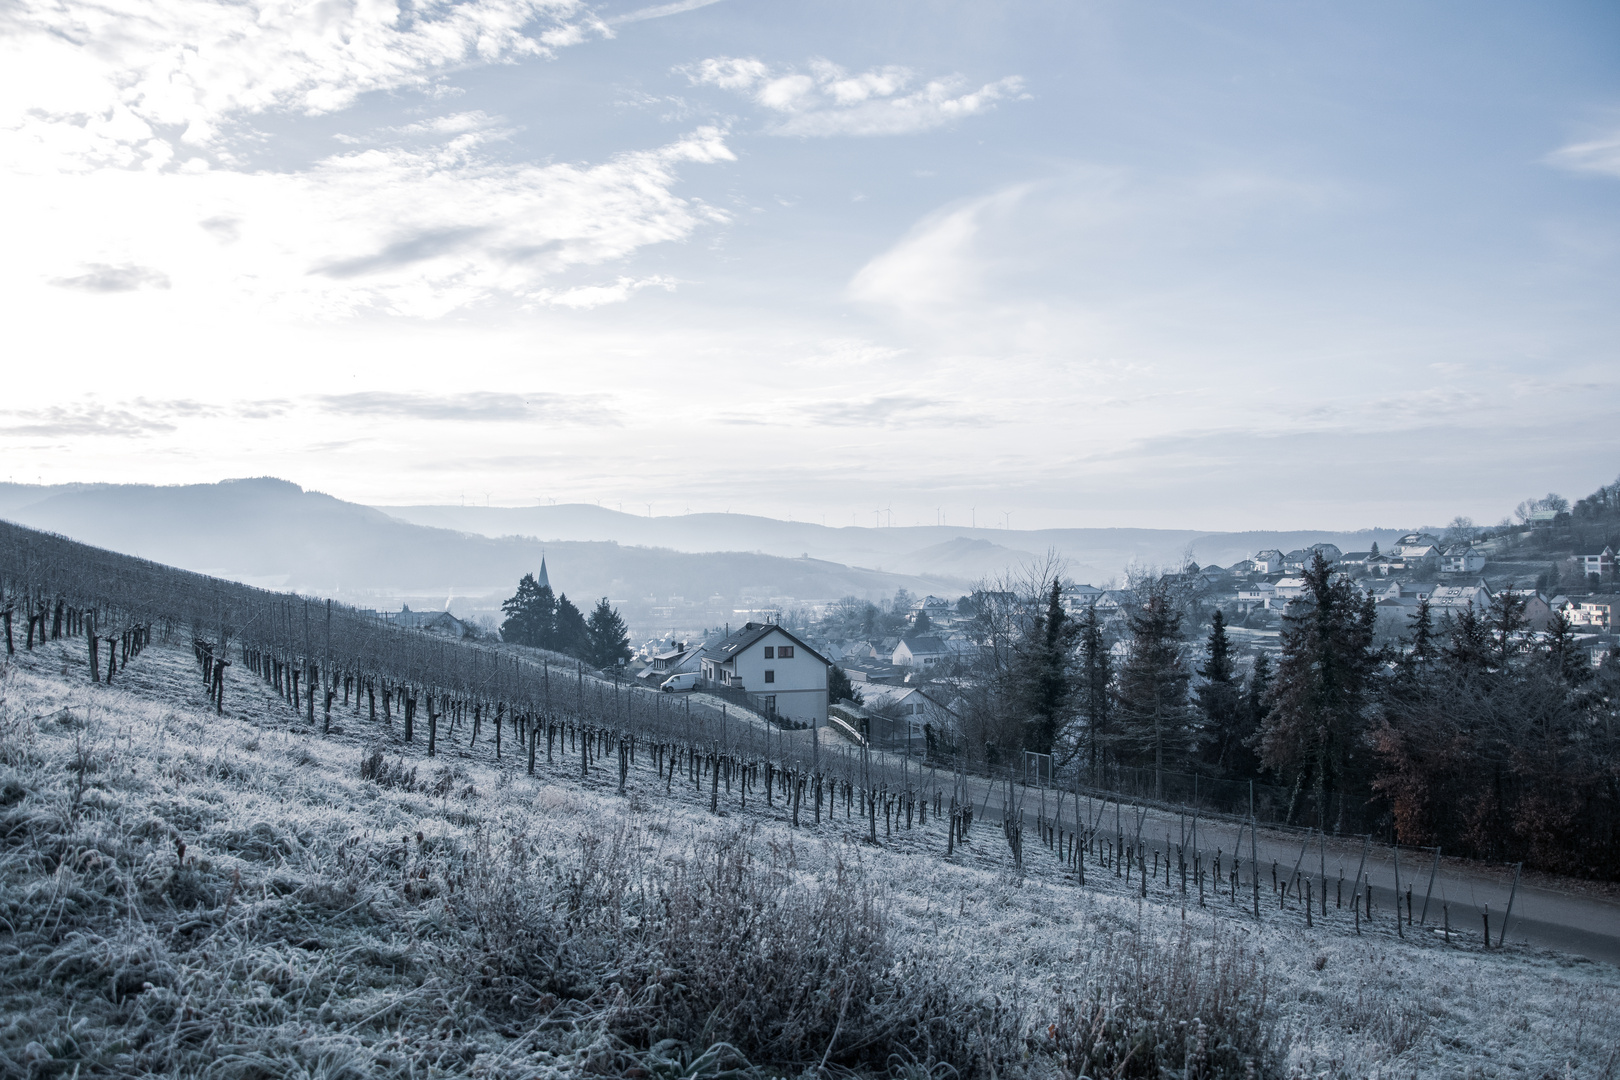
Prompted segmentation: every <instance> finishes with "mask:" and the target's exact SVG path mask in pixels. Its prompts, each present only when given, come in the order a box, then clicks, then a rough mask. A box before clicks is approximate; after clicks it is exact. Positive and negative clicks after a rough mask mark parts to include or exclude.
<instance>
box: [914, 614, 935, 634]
mask: <svg viewBox="0 0 1620 1080" xmlns="http://www.w3.org/2000/svg"><path fill="white" fill-rule="evenodd" d="M933 628H934V621H933V620H932V619H930V618H929V617H928V612H926V611H919V612H917V617H916V618H915V619H913V620H911V633H912V634H913V635H914V636H916V637H921V636H922V635H924V634H926V633H928V632H929V631H930V630H932V629H933Z"/></svg>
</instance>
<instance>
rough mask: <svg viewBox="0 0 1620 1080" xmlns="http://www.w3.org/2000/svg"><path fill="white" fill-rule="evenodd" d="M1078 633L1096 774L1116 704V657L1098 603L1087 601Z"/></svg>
mask: <svg viewBox="0 0 1620 1080" xmlns="http://www.w3.org/2000/svg"><path fill="white" fill-rule="evenodd" d="M1076 637H1077V639H1078V642H1079V647H1080V672H1079V675H1080V693H1079V697H1080V700H1079V706H1080V713H1081V715H1082V716H1083V717H1084V718H1085V722H1086V734H1085V741H1086V747H1087V751H1088V753H1089V756H1090V764H1091V774H1092V776H1093V777H1094V778H1095V777H1097V775H1098V770H1099V769H1100V768H1101V767H1102V765H1103V760H1104V754H1105V752H1106V749H1107V747H1108V740H1109V739H1110V738H1111V737H1112V735H1113V732H1112V731H1111V730H1110V728H1109V713H1110V711H1111V708H1112V705H1113V698H1112V697H1111V696H1110V686H1109V684H1110V683H1112V682H1113V681H1114V672H1113V657H1112V655H1111V654H1110V653H1109V651H1108V641H1107V639H1106V638H1105V637H1104V636H1103V629H1102V620H1101V619H1099V618H1097V604H1096V601H1092V602H1091V603H1090V604H1087V605H1086V613H1085V615H1083V616H1082V617H1081V619H1080V624H1079V627H1078V631H1077V633H1076Z"/></svg>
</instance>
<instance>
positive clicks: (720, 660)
mask: <svg viewBox="0 0 1620 1080" xmlns="http://www.w3.org/2000/svg"><path fill="white" fill-rule="evenodd" d="M831 666H832V664H831V662H830V661H828V659H827V658H826V657H824V656H822V655H821V654H820V653H819V652H817V651H816V650H815V649H813V648H811V647H810V646H809V645H807V644H805V642H804V641H802V640H801V639H799V638H798V637H795V636H794V635H793V634H792V633H790V632H789V631H787V630H785V629H783V628H782V627H781V626H778V625H777V624H776V623H758V622H750V623H745V624H743V628H742V629H741V630H738V631H735V632H734V633H732V634H730V635H728V636H726V637H725V638H723V639H722V640H720V641H719V642H717V643H715V644H713V645H709V646H707V647H705V648H704V649H703V655H702V659H701V661H700V667H699V671H700V673H701V674H702V676H703V679H704V681H705V682H707V683H710V684H712V685H714V686H717V687H722V688H724V689H727V690H740V691H742V692H744V693H746V694H747V695H748V699H749V701H750V702H752V703H753V705H754V707H755V708H757V709H758V710H759V711H760V712H762V713H764V714H765V715H766V716H772V717H781V718H783V719H786V720H793V721H797V722H799V723H806V724H825V723H826V722H827V671H828V669H829V668H830V667H831Z"/></svg>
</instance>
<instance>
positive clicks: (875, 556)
mask: <svg viewBox="0 0 1620 1080" xmlns="http://www.w3.org/2000/svg"><path fill="white" fill-rule="evenodd" d="M377 509H379V510H381V511H383V512H384V513H386V514H389V515H391V516H393V517H396V518H399V519H400V520H402V521H409V522H413V523H415V524H420V525H432V526H437V527H440V528H455V529H461V530H464V531H467V532H473V533H478V534H480V535H484V536H510V535H523V536H531V537H535V538H537V539H542V540H550V539H557V540H617V541H619V542H620V543H625V544H657V545H659V546H663V547H670V548H674V549H675V550H678V551H721V550H725V551H735V550H746V551H760V552H763V553H765V554H770V555H782V556H788V557H791V556H798V555H803V554H808V555H811V556H814V557H816V558H822V559H828V560H831V561H834V562H841V563H845V564H847V565H852V566H869V567H882V568H883V569H884V570H896V571H900V572H903V573H912V574H940V575H943V576H948V577H958V578H965V580H966V581H969V582H971V581H973V580H975V579H977V578H979V577H982V576H994V575H995V574H996V573H998V572H1000V571H1001V570H1003V569H1005V568H1006V567H1008V566H1013V567H1016V566H1018V565H1020V564H1021V563H1025V562H1028V561H1029V560H1031V559H1033V558H1036V557H1037V556H1040V555H1044V553H1045V552H1047V551H1048V550H1051V551H1055V552H1056V553H1057V554H1058V555H1060V556H1062V557H1063V558H1064V559H1066V560H1067V561H1068V563H1069V565H1070V573H1071V576H1074V577H1077V578H1079V579H1082V580H1083V579H1085V578H1088V577H1089V578H1093V579H1097V580H1106V579H1107V578H1109V577H1113V576H1115V575H1118V574H1119V573H1120V572H1121V570H1123V568H1124V567H1126V566H1127V565H1130V564H1132V563H1135V564H1140V565H1153V566H1179V565H1180V564H1181V560H1182V557H1183V554H1184V553H1185V552H1186V551H1188V549H1189V548H1190V549H1191V550H1192V553H1193V558H1194V559H1196V560H1197V561H1198V562H1199V563H1202V564H1210V563H1216V564H1219V565H1221V566H1228V565H1230V564H1232V563H1234V562H1236V561H1238V560H1240V559H1244V558H1247V557H1248V556H1250V555H1252V554H1254V552H1256V551H1258V550H1263V549H1265V548H1271V547H1275V548H1280V549H1281V550H1283V551H1288V550H1291V549H1293V548H1299V547H1304V546H1306V545H1308V544H1314V543H1320V542H1326V543H1332V544H1337V545H1338V546H1339V547H1340V548H1342V549H1344V550H1346V551H1350V550H1365V549H1366V548H1367V547H1369V546H1371V545H1372V544H1373V543H1374V542H1377V543H1378V544H1380V545H1383V546H1387V545H1388V544H1389V543H1390V542H1391V541H1393V540H1394V539H1395V538H1397V537H1399V536H1400V534H1401V531H1402V530H1398V529H1363V530H1359V531H1350V532H1347V531H1343V530H1331V529H1317V530H1312V529H1299V530H1289V531H1277V530H1255V531H1250V532H1230V533H1226V532H1210V531H1207V530H1196V529H1128V528H1074V529H992V528H982V527H981V528H973V527H970V526H956V525H903V526H894V527H883V528H874V527H870V526H865V525H839V526H827V525H818V524H816V523H814V522H802V521H778V520H776V519H774V518H763V517H756V516H753V515H749V514H679V515H669V516H663V517H645V516H641V515H636V514H627V513H623V512H621V511H617V510H610V509H607V508H605V507H600V506H592V505H589V504H583V503H570V504H563V505H559V506H534V507H482V506H379V507H377ZM981 541H982V542H983V543H984V544H987V545H991V546H992V548H993V550H992V549H990V548H982V547H977V546H976V545H978V544H979V542H981ZM959 542H962V543H959ZM945 545H956V546H955V547H946V546H945ZM965 545H975V546H973V547H968V546H965Z"/></svg>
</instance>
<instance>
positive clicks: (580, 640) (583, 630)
mask: <svg viewBox="0 0 1620 1080" xmlns="http://www.w3.org/2000/svg"><path fill="white" fill-rule="evenodd" d="M545 647H546V648H548V649H552V650H555V651H556V652H560V653H567V654H568V655H569V656H577V657H579V658H580V659H581V660H584V659H586V658H587V657H588V656H589V655H590V648H591V631H590V627H588V626H586V625H585V616H584V615H582V614H580V611H579V608H577V607H575V606H574V604H573V601H571V600H569V599H568V594H567V593H563V594H562V595H561V596H559V597H557V617H556V619H555V620H554V622H553V623H552V628H551V637H550V639H549V640H548V641H547V642H546V643H545Z"/></svg>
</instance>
